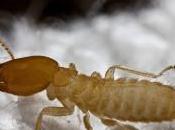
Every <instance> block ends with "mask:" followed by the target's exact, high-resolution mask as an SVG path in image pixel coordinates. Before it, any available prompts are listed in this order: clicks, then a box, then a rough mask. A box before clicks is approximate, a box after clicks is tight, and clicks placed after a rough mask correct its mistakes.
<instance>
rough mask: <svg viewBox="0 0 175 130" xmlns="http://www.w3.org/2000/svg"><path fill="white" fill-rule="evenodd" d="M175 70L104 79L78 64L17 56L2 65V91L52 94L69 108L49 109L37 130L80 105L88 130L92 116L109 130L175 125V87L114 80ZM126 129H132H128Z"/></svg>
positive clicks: (109, 75) (111, 72)
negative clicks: (133, 125)
mask: <svg viewBox="0 0 175 130" xmlns="http://www.w3.org/2000/svg"><path fill="white" fill-rule="evenodd" d="M174 68H175V67H174V66H168V67H166V68H165V69H163V70H162V71H161V72H160V73H158V74H154V73H148V72H142V71H138V70H135V69H131V68H129V67H125V66H120V65H114V66H112V67H110V68H109V69H108V70H107V71H106V74H105V77H104V78H103V77H102V76H101V75H100V74H99V73H97V72H93V73H92V74H91V75H90V76H88V75H85V74H79V73H78V71H77V70H76V67H75V65H74V64H73V63H71V64H70V65H69V67H68V68H65V67H60V66H59V64H58V63H57V61H55V60H54V59H52V58H49V57H46V56H29V57H23V58H18V59H14V58H13V57H12V60H10V61H7V62H5V63H2V64H0V91H3V92H7V93H10V94H13V95H17V96H30V95H33V94H35V93H38V92H40V91H43V90H46V91H47V96H48V98H49V99H50V100H54V99H58V100H59V101H60V102H61V103H62V104H63V107H45V108H43V109H42V111H41V112H40V114H39V116H38V118H37V121H36V127H35V130H41V127H42V126H41V124H42V119H43V116H44V115H48V116H68V115H71V114H72V113H73V112H74V107H75V106H78V108H79V109H80V110H81V111H82V112H83V113H84V117H83V121H84V126H85V128H86V129H87V130H93V128H92V125H91V123H90V120H89V117H90V115H89V113H92V114H93V115H95V116H96V117H98V118H99V119H100V120H101V121H102V123H104V124H105V125H107V126H112V125H121V123H119V122H118V121H131V122H161V121H172V120H174V119H175V109H174V108H175V90H174V89H173V88H172V86H170V85H164V84H162V83H159V82H151V81H149V80H138V79H132V78H131V79H128V78H127V77H125V78H122V79H114V73H115V70H116V69H119V70H123V71H126V72H128V73H132V74H136V75H140V76H144V77H149V78H157V77H159V76H162V75H163V74H164V73H165V72H166V71H168V70H170V69H174ZM123 128H124V129H125V128H126V127H125V126H124V125H123ZM126 129H127V128H126ZM128 129H129V128H128Z"/></svg>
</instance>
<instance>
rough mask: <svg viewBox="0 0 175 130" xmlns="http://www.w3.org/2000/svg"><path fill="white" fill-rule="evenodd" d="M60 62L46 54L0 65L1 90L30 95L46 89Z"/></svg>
mask: <svg viewBox="0 0 175 130" xmlns="http://www.w3.org/2000/svg"><path fill="white" fill-rule="evenodd" d="M57 71H58V63H57V62H56V61H55V60H53V59H51V58H48V57H44V56H30V57H24V58H19V59H14V60H11V61H8V62H5V63H3V64H1V65H0V91H4V92H7V93H11V94H14V95H19V96H28V95H32V94H35V93H37V92H39V91H42V90H44V89H46V87H47V86H48V85H49V84H50V82H51V81H52V80H53V77H54V74H55V73H56V72H57Z"/></svg>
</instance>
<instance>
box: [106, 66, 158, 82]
mask: <svg viewBox="0 0 175 130" xmlns="http://www.w3.org/2000/svg"><path fill="white" fill-rule="evenodd" d="M115 69H119V70H123V71H126V72H129V73H132V74H136V75H140V76H144V77H149V78H157V77H158V76H157V75H156V74H154V73H148V72H143V71H138V70H134V69H132V68H129V67H126V66H121V65H114V66H111V67H110V68H109V69H108V70H107V71H106V74H105V78H106V79H114V72H115Z"/></svg>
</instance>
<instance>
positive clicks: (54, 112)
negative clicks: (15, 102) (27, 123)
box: [35, 101, 74, 130]
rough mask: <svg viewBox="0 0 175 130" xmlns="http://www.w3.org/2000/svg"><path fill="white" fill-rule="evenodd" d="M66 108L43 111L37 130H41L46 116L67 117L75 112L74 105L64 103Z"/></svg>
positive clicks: (52, 108) (47, 108)
mask: <svg viewBox="0 0 175 130" xmlns="http://www.w3.org/2000/svg"><path fill="white" fill-rule="evenodd" d="M62 104H63V106H64V107H45V108H43V110H42V111H41V112H40V114H39V116H38V118H37V122H36V126H35V130H41V123H42V118H43V116H44V115H48V116H67V115H71V114H72V113H73V111H74V105H73V104H72V103H70V102H67V101H63V102H62Z"/></svg>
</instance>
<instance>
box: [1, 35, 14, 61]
mask: <svg viewBox="0 0 175 130" xmlns="http://www.w3.org/2000/svg"><path fill="white" fill-rule="evenodd" d="M0 45H1V46H2V47H3V48H4V49H5V50H6V51H7V53H8V54H9V56H10V57H11V59H12V60H13V59H15V57H14V55H13V54H12V51H11V50H10V48H9V47H8V46H7V45H6V43H5V42H4V40H3V39H2V38H0Z"/></svg>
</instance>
